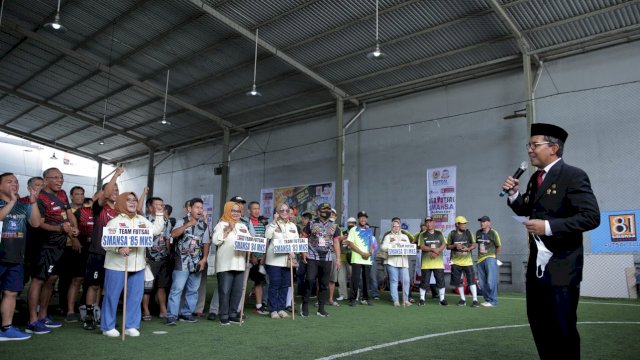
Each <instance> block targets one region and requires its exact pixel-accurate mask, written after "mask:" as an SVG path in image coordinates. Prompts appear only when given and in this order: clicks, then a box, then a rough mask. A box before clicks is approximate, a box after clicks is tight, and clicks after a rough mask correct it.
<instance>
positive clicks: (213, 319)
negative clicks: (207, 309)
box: [207, 313, 218, 321]
mask: <svg viewBox="0 0 640 360" xmlns="http://www.w3.org/2000/svg"><path fill="white" fill-rule="evenodd" d="M217 317H218V314H216V313H209V315H208V316H207V320H211V321H216V318H217Z"/></svg>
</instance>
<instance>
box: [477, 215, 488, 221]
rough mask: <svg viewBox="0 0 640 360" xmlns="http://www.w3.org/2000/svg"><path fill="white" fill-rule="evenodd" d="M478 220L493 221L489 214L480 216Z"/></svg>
mask: <svg viewBox="0 0 640 360" xmlns="http://www.w3.org/2000/svg"><path fill="white" fill-rule="evenodd" d="M478 221H480V222H482V221H491V218H490V217H488V216H487V215H484V216H482V217H481V218H479V219H478Z"/></svg>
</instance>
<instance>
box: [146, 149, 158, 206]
mask: <svg viewBox="0 0 640 360" xmlns="http://www.w3.org/2000/svg"><path fill="white" fill-rule="evenodd" d="M154 157H155V151H154V150H153V149H149V167H148V170H147V187H148V188H149V192H148V193H147V199H149V198H151V197H153V183H154V182H155V176H156V167H155V166H154V165H153V162H154Z"/></svg>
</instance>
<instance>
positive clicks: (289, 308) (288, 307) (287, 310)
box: [284, 306, 293, 313]
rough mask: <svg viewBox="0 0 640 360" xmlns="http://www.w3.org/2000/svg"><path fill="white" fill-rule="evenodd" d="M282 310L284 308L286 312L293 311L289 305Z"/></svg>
mask: <svg viewBox="0 0 640 360" xmlns="http://www.w3.org/2000/svg"><path fill="white" fill-rule="evenodd" d="M284 310H285V311H286V312H288V313H292V312H293V309H292V308H291V306H287V308H286V309H284Z"/></svg>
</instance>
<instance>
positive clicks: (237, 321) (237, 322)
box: [229, 316, 244, 324]
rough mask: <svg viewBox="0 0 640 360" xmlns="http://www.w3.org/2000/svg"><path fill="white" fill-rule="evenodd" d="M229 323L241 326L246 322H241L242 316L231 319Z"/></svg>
mask: <svg viewBox="0 0 640 360" xmlns="http://www.w3.org/2000/svg"><path fill="white" fill-rule="evenodd" d="M229 321H231V322H232V323H235V324H241V323H243V322H244V320H240V316H233V317H229Z"/></svg>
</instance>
